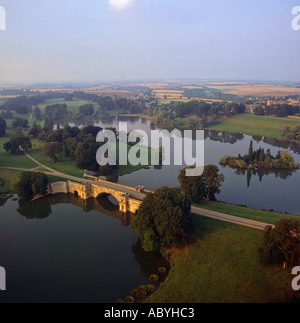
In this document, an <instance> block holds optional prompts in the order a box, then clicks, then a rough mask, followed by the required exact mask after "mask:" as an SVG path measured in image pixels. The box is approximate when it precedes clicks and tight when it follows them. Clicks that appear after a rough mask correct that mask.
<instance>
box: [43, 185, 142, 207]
mask: <svg viewBox="0 0 300 323" xmlns="http://www.w3.org/2000/svg"><path fill="white" fill-rule="evenodd" d="M142 189H143V188H142V187H137V188H132V187H129V186H124V185H120V184H116V183H111V182H107V181H101V180H98V181H96V182H93V181H85V182H84V183H76V182H72V181H67V182H56V183H50V184H49V185H48V193H49V194H58V193H65V194H69V193H70V194H74V195H76V196H78V197H79V198H81V199H82V200H88V199H90V198H98V197H99V196H101V195H112V196H113V197H114V198H115V199H116V200H117V201H118V202H119V210H120V211H121V212H123V213H126V212H130V213H136V212H137V210H138V209H139V207H140V205H141V203H142V199H143V198H144V197H145V195H144V194H143V193H142V192H141V190H142Z"/></svg>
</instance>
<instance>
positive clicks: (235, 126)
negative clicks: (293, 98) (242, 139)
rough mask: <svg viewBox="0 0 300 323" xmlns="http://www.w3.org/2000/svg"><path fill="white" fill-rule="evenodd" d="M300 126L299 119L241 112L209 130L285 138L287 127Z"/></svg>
mask: <svg viewBox="0 0 300 323" xmlns="http://www.w3.org/2000/svg"><path fill="white" fill-rule="evenodd" d="M287 126H288V127H292V128H294V127H296V126H300V120H299V119H292V118H278V117H273V116H256V115H253V114H240V115H236V116H233V117H230V118H223V119H219V120H218V124H217V125H213V126H209V127H208V128H207V129H208V130H217V131H225V132H235V133H245V134H248V135H258V136H266V137H272V138H276V139H279V140H285V139H286V138H285V137H284V136H283V135H282V131H283V129H284V128H285V127H287Z"/></svg>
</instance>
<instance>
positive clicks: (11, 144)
mask: <svg viewBox="0 0 300 323" xmlns="http://www.w3.org/2000/svg"><path fill="white" fill-rule="evenodd" d="M3 148H4V149H5V150H6V151H7V152H11V153H12V154H18V153H22V152H24V151H28V150H29V149H31V148H32V144H31V141H30V138H29V137H25V136H24V135H23V133H18V134H16V135H14V136H12V137H11V138H10V140H9V141H8V142H6V143H5V144H4V145H3Z"/></svg>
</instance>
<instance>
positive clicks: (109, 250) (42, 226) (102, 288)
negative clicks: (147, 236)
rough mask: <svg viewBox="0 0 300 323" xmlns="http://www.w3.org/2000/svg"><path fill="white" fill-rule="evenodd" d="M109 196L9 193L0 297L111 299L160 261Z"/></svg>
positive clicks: (0, 218) (2, 228)
mask: <svg viewBox="0 0 300 323" xmlns="http://www.w3.org/2000/svg"><path fill="white" fill-rule="evenodd" d="M131 221H132V218H131V217H130V216H128V215H127V216H126V215H124V214H123V213H120V212H119V211H118V208H117V206H116V205H114V204H113V203H112V202H111V201H110V198H109V197H101V198H99V199H91V200H88V201H86V202H84V201H82V200H80V199H76V197H75V196H73V195H65V194H59V195H55V196H52V197H49V198H43V199H40V200H37V201H35V202H21V201H20V202H19V201H13V200H12V199H9V200H7V201H6V203H5V204H4V205H3V206H1V211H0V264H1V266H3V267H4V268H5V269H6V271H7V273H8V275H7V286H9V288H8V290H7V291H6V292H5V293H0V303H3V302H114V301H116V300H117V299H119V298H124V297H126V296H128V295H130V292H131V291H132V290H133V289H135V288H137V287H138V286H140V285H145V284H147V283H148V277H149V275H150V274H153V273H154V274H155V273H158V268H159V267H161V266H164V267H167V268H169V267H168V263H167V262H166V260H165V259H164V258H163V257H162V256H161V255H159V254H148V253H146V252H144V251H143V249H142V248H141V246H140V245H139V244H138V243H137V239H136V236H135V233H134V231H133V229H132V227H131V226H129V224H130V222H131Z"/></svg>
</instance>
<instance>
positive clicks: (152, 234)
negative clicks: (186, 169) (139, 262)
mask: <svg viewBox="0 0 300 323" xmlns="http://www.w3.org/2000/svg"><path fill="white" fill-rule="evenodd" d="M190 211H191V202H190V200H189V199H188V197H187V196H186V195H185V194H184V193H183V192H182V191H181V189H179V188H168V187H161V188H158V189H157V190H156V191H155V192H154V193H148V194H147V195H146V197H145V198H144V199H143V202H142V204H141V206H140V208H139V210H138V214H137V216H136V218H135V220H134V222H133V228H134V230H135V232H136V234H137V237H138V239H139V240H140V241H141V243H142V246H143V248H144V249H145V250H146V251H148V252H155V251H159V250H160V249H162V248H167V247H170V246H171V245H180V244H182V243H184V242H186V240H187V230H188V227H189V223H190Z"/></svg>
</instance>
